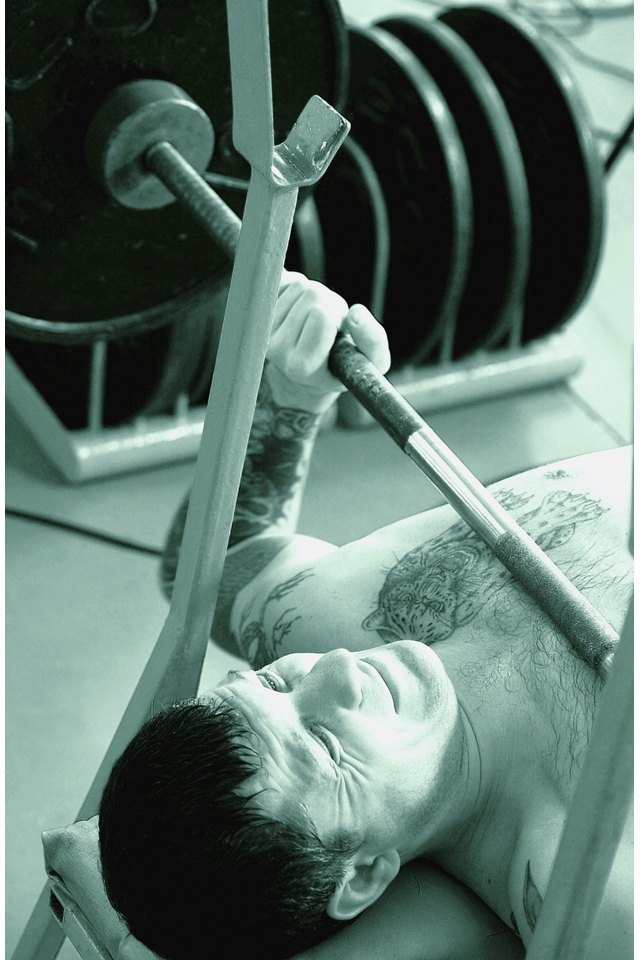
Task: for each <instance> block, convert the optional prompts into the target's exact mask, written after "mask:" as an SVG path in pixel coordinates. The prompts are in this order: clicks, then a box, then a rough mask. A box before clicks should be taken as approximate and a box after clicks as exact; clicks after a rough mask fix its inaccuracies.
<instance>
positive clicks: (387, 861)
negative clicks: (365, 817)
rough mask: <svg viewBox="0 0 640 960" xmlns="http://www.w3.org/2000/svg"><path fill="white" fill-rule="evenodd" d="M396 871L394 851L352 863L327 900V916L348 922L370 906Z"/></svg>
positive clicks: (396, 864) (395, 874)
mask: <svg viewBox="0 0 640 960" xmlns="http://www.w3.org/2000/svg"><path fill="white" fill-rule="evenodd" d="M399 870H400V855H399V853H398V851H397V850H393V849H392V850H388V851H387V852H386V853H382V854H378V856H376V857H371V858H369V859H367V860H365V861H362V860H356V862H355V863H354V864H352V866H351V867H350V868H349V871H348V872H347V874H346V876H345V878H344V880H342V881H341V882H340V883H339V884H338V886H337V887H336V889H335V890H334V892H333V893H332V894H331V897H330V898H329V903H328V904H327V913H328V914H329V916H330V917H333V919H334V920H351V918H352V917H357V915H358V914H359V913H362V911H363V910H366V909H367V907H370V906H371V904H372V903H374V902H375V901H376V900H377V899H378V897H380V896H381V895H382V894H383V893H384V891H385V890H386V889H387V887H388V886H389V884H390V883H391V881H392V880H394V879H395V877H396V876H397V875H398V871H399Z"/></svg>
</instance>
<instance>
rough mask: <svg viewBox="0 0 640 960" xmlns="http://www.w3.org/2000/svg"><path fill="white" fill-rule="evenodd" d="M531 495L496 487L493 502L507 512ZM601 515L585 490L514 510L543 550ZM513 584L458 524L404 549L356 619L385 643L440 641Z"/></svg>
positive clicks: (557, 494)
mask: <svg viewBox="0 0 640 960" xmlns="http://www.w3.org/2000/svg"><path fill="white" fill-rule="evenodd" d="M532 497H533V494H532V495H526V494H515V493H514V492H513V491H512V490H501V491H499V492H498V493H497V494H496V499H497V500H498V501H499V502H500V503H501V504H502V506H503V507H504V508H505V509H506V510H509V511H511V512H513V513H514V515H515V512H516V511H521V510H522V508H524V507H526V506H527V504H528V503H529V501H530V500H531V499H532ZM602 513H604V508H603V507H602V506H601V505H600V503H599V502H597V501H595V500H591V499H589V497H587V496H585V495H584V494H574V493H570V492H567V491H561V490H559V491H555V492H554V493H551V494H548V495H547V496H546V497H545V498H544V499H543V501H542V503H541V505H540V506H539V507H536V508H534V509H531V510H529V511H528V512H526V513H520V515H519V516H518V522H519V523H520V525H521V526H522V527H524V529H525V530H527V532H528V533H529V534H530V535H531V536H532V537H533V539H534V540H536V542H537V543H538V545H539V546H540V547H541V548H542V549H543V550H546V551H548V550H550V549H552V548H554V547H558V546H561V545H562V544H564V543H567V542H568V541H569V540H570V539H571V537H572V536H573V534H574V532H575V529H576V525H577V524H578V523H583V522H585V521H589V520H595V519H597V518H598V517H599V516H601V514H602ZM510 582H512V580H511V575H510V574H509V572H508V571H507V570H506V569H505V568H504V567H503V566H502V564H500V563H498V562H497V561H496V560H495V558H494V555H493V553H492V551H491V550H490V548H489V547H488V546H487V545H486V544H485V543H484V542H483V541H482V540H481V539H480V537H479V536H478V535H477V534H476V533H475V532H474V531H473V530H471V528H470V527H469V526H467V524H466V523H464V522H463V521H459V522H458V523H456V524H454V525H453V526H452V527H450V528H449V529H448V530H446V531H445V532H444V533H442V534H440V536H438V537H436V538H435V539H434V540H433V541H431V542H430V543H428V544H421V545H420V546H419V547H415V548H414V549H413V550H410V551H409V553H407V554H405V555H404V557H402V559H401V560H400V561H399V562H398V563H397V564H396V565H395V566H394V567H393V568H392V569H391V570H389V572H388V573H387V576H386V578H385V581H384V584H383V586H382V589H381V590H380V592H379V594H378V604H377V606H376V609H375V610H374V611H373V612H372V613H370V614H369V615H368V616H367V617H366V618H365V619H364V620H363V622H362V627H363V629H364V630H371V631H375V632H377V633H378V635H379V636H380V637H381V638H382V639H383V640H384V642H385V643H393V642H394V641H396V640H419V641H421V642H422V643H426V644H429V645H431V644H433V643H439V642H441V641H442V640H446V639H447V637H450V636H451V635H452V634H453V633H454V632H455V631H456V630H457V629H458V627H461V626H463V625H464V624H467V623H469V622H470V621H471V620H473V619H474V617H476V616H477V614H478V613H479V612H480V610H481V609H482V608H483V606H484V605H485V604H486V603H487V599H488V597H489V596H491V595H495V592H496V591H497V590H500V589H501V588H502V587H504V586H505V585H507V584H508V583H510Z"/></svg>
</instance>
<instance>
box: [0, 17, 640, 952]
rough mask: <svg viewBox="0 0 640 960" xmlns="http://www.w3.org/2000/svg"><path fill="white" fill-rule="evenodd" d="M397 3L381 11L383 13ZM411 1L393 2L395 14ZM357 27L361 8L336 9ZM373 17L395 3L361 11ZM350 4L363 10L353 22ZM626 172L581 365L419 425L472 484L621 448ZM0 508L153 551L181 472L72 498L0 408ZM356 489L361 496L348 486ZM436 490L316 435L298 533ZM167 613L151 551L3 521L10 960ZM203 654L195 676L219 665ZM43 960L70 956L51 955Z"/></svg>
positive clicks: (351, 527)
mask: <svg viewBox="0 0 640 960" xmlns="http://www.w3.org/2000/svg"><path fill="white" fill-rule="evenodd" d="M398 6H399V5H398ZM416 6H424V5H421V4H419V3H418V2H417V0H416V2H414V3H413V4H411V3H405V4H403V7H404V8H410V7H413V8H415V7H416ZM345 7H346V9H347V11H348V12H349V13H351V14H352V15H353V16H355V17H358V18H360V19H363V20H366V19H370V18H371V16H372V13H371V11H372V5H371V4H370V3H369V2H367V3H365V2H364V0H359V2H356V0H352V2H351V3H349V4H345ZM379 7H380V9H379V11H378V9H377V7H376V10H375V12H376V14H377V13H378V12H379V13H384V12H387V11H388V10H389V9H396V7H395V6H394V5H393V3H392V2H391V0H387V2H386V3H384V4H383V3H382V2H380V3H379ZM363 10H366V11H367V12H366V14H363V13H362V11H363ZM631 33H632V31H631V29H630V23H629V21H628V20H622V19H611V20H610V21H606V22H604V23H603V24H602V25H599V26H598V27H597V29H596V28H594V30H593V33H592V35H590V37H589V40H588V43H589V45H590V46H589V49H590V51H591V52H592V53H594V54H596V55H598V56H600V57H606V58H608V59H609V60H612V61H615V62H616V63H618V64H620V65H623V66H625V67H626V68H629V67H630V65H631V63H632V41H631ZM568 62H569V63H570V64H571V66H572V67H574V68H575V73H576V75H578V76H579V79H580V82H581V84H582V86H583V89H584V91H585V94H586V96H587V99H588V102H589V106H590V109H591V111H592V115H593V117H594V124H595V125H596V126H597V127H598V128H606V129H611V130H616V129H620V128H621V126H622V125H623V123H624V120H625V119H626V117H627V115H628V114H629V112H630V109H631V96H632V89H631V87H630V85H629V84H628V83H627V82H625V81H624V80H622V79H618V78H614V77H611V76H608V75H605V74H604V73H602V72H601V71H597V70H593V69H592V68H588V67H586V66H579V65H577V64H576V63H575V62H572V61H571V60H569V61H568ZM632 187H633V162H632V154H631V151H628V152H627V153H626V154H625V155H624V156H623V158H622V159H621V160H620V162H619V163H618V164H617V166H616V167H615V168H614V172H613V174H612V176H611V177H610V178H609V180H608V182H607V200H608V204H607V206H608V214H607V233H606V242H605V247H604V254H603V259H602V263H601V266H600V269H599V273H598V277H597V280H596V283H595V285H594V287H593V290H592V291H591V294H590V296H589V299H588V302H587V303H586V304H585V305H584V307H583V309H582V310H581V311H580V313H579V315H578V316H577V317H576V318H575V319H574V320H573V321H572V322H571V324H570V326H569V333H570V336H571V338H572V342H573V343H574V344H575V347H576V349H577V350H578V351H579V352H580V353H581V355H583V357H584V366H583V369H582V370H581V372H580V373H579V374H578V375H577V376H575V377H574V378H573V380H572V381H571V382H569V383H567V384H563V385H560V386H556V387H553V388H549V389H544V390H537V391H531V392H529V393H526V394H521V395H516V396H511V397H503V398H496V399H493V400H491V401H487V402H485V403H482V404H476V405H474V406H469V407H462V408H458V409H455V410H449V411H445V412H441V413H438V414H437V415H433V416H432V417H431V418H430V422H431V424H432V426H433V427H434V429H435V430H436V431H437V432H438V433H439V434H440V435H441V436H442V437H443V439H445V441H446V442H447V443H449V444H450V446H451V447H452V448H453V449H454V450H456V451H457V452H458V454H459V456H461V458H462V459H463V460H464V461H465V462H466V463H467V464H468V466H469V467H470V468H471V469H472V470H473V471H474V472H475V473H476V474H477V475H478V476H479V477H480V479H481V480H482V481H484V482H489V481H490V480H493V479H496V478H498V477H500V476H507V475H509V474H512V473H515V472H518V471H520V470H523V469H526V468H527V467H530V466H533V465H536V464H540V463H546V462H551V461H554V460H556V459H560V458H563V457H567V456H571V455H574V454H579V453H584V452H588V451H592V450H599V449H606V448H610V447H615V446H619V445H621V444H624V443H629V442H630V441H631V439H632V427H631V412H632V373H631V353H632V350H631V343H632V304H633V297H632V279H633V274H632V229H633V205H632ZM6 464H7V466H6V502H7V506H9V507H12V508H16V509H21V510H26V511H33V512H37V513H39V514H43V515H46V516H50V517H55V518H58V519H62V520H71V521H74V522H76V523H78V524H82V525H85V526H91V527H94V528H98V529H100V530H104V531H107V532H109V533H113V534H116V535H120V536H125V537H128V538H130V539H136V540H138V541H141V542H143V543H146V544H149V545H151V546H155V547H158V546H159V545H160V544H161V542H162V539H163V536H164V532H165V530H166V527H167V525H168V523H169V521H170V518H171V516H172V513H173V510H174V509H175V507H176V506H177V504H178V502H179V501H180V499H181V497H182V495H183V492H184V491H185V489H186V488H187V486H188V484H189V480H190V477H191V475H192V472H193V463H180V464H174V465H170V466H165V467H162V468H158V469H154V470H151V471H146V472H140V473H136V474H131V475H128V476H121V477H116V478H112V479H109V480H103V481H96V482H92V483H87V484H85V485H83V486H80V487H73V486H70V485H68V484H67V483H65V482H64V481H63V480H62V479H61V478H60V477H59V476H58V475H57V474H56V472H55V470H54V469H53V468H52V467H50V466H49V465H48V463H47V462H46V460H45V459H44V458H43V456H42V455H41V454H40V453H39V451H38V449H37V448H36V447H35V446H34V444H33V442H32V441H31V440H30V438H29V437H28V435H27V434H26V433H25V431H24V430H23V428H22V427H21V426H20V423H19V421H18V420H17V419H16V418H15V416H14V415H13V414H12V412H11V411H9V413H8V414H7V421H6ZM365 491H366V492H365ZM437 500H438V495H437V494H435V493H434V491H433V490H432V489H431V488H430V486H429V485H428V483H427V481H426V480H424V479H423V478H422V477H421V476H420V475H419V474H418V473H417V471H416V470H415V468H414V467H413V466H412V465H411V464H410V463H409V462H408V461H407V459H406V458H405V457H403V455H402V454H401V453H400V452H399V451H398V450H397V448H395V447H394V446H393V445H392V443H391V442H390V441H389V439H388V438H387V437H386V435H384V434H383V433H382V431H381V430H379V429H378V428H376V427H374V428H372V429H370V430H366V431H361V432H357V433H355V434H354V433H353V432H350V431H345V430H342V429H335V430H332V431H330V432H327V433H325V434H324V435H322V436H321V438H320V440H319V443H318V447H317V452H316V455H315V459H314V462H313V466H312V471H311V477H310V480H309V485H308V490H307V496H306V500H305V505H304V508H303V513H302V519H301V529H302V530H303V532H306V533H310V534H314V535H318V536H321V537H324V538H326V539H329V540H332V539H333V540H334V541H335V542H339V543H340V542H345V541H347V540H349V539H352V538H353V537H357V536H360V535H362V534H364V533H366V532H368V531H369V530H370V529H372V528H373V526H374V525H376V526H377V525H380V524H382V523H385V522H388V521H391V520H394V519H397V518H398V517H401V516H406V515H409V514H411V513H412V512H416V511H418V510H422V509H425V508H426V507H428V506H430V505H432V504H434V503H435V502H437ZM166 612H167V607H166V604H165V602H164V600H163V599H162V597H161V594H160V591H159V589H158V584H157V561H156V559H155V558H154V557H152V556H144V555H141V554H138V553H134V552H131V551H127V550H124V549H122V548H119V547H114V546H111V545H108V544H106V543H102V542H97V541H95V540H91V539H86V538H82V537H79V536H77V535H75V534H72V533H69V532H64V531H62V530H59V529H55V528H52V527H45V526H40V525H36V524H34V523H32V522H27V521H25V520H22V519H17V518H12V517H9V518H8V519H7V522H6V827H7V840H6V871H7V878H6V891H7V908H6V909H7V919H6V945H7V952H8V953H9V954H10V952H11V951H12V949H13V947H14V946H15V944H16V942H17V939H18V937H19V935H20V932H21V931H22V929H23V927H24V924H25V922H26V920H27V917H28V915H29V912H30V910H31V907H32V905H33V903H34V901H35V898H36V896H37V894H38V893H39V890H40V888H41V885H42V882H43V871H42V853H41V844H40V839H39V833H40V831H41V830H42V829H44V828H47V827H53V826H59V825H61V824H64V823H67V822H70V821H71V820H73V819H74V817H75V815H76V811H77V808H78V806H79V804H80V802H81V800H82V798H83V797H84V794H85V792H86V790H87V787H88V785H89V783H90V781H91V779H92V776H93V774H94V772H95V770H96V768H97V765H98V763H99V761H100V759H101V757H102V755H103V753H104V751H105V749H106V747H107V745H108V742H109V740H110V738H111V735H112V733H113V731H114V730H115V728H116V726H117V723H118V721H119V719H120V717H121V715H122V712H123V710H124V707H125V705H126V703H127V701H128V698H129V696H130V694H131V692H132V690H133V687H134V685H135V683H136V681H137V679H138V677H139V675H140V673H141V671H142V669H143V667H144V664H145V662H146V659H147V657H148V655H149V653H150V651H151V649H152V647H153V644H154V642H155V640H156V639H157V636H158V634H159V631H160V628H161V626H162V623H163V620H164V617H165V615H166ZM232 659H233V658H230V657H229V655H227V654H223V653H221V651H219V650H217V649H216V648H214V647H211V648H210V650H209V654H208V657H207V661H206V664H205V678H204V679H205V681H206V682H207V683H208V684H211V683H213V682H215V680H216V679H217V677H218V676H219V675H220V674H221V673H223V672H224V671H225V670H226V669H228V666H227V664H228V662H229V661H230V660H232ZM63 949H64V953H63V954H61V956H63V957H65V958H67V957H69V958H70V957H72V956H75V954H74V953H73V951H72V950H71V948H70V946H69V945H68V944H66V945H65V947H64V948H63Z"/></svg>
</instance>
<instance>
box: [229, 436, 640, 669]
mask: <svg viewBox="0 0 640 960" xmlns="http://www.w3.org/2000/svg"><path fill="white" fill-rule="evenodd" d="M630 477H631V456H630V452H629V450H628V449H621V450H613V451H606V452H604V453H598V454H590V455H588V456H585V457H578V458H574V459H572V460H566V461H562V462H561V463H556V464H551V465H548V466H543V467H539V468H536V469H535V470H531V471H528V472H526V473H522V474H519V475H518V476H516V477H513V478H509V479H508V480H505V481H502V482H500V483H497V484H494V485H493V486H492V488H491V490H492V492H493V493H494V495H495V496H496V497H497V498H498V499H499V500H500V501H501V502H502V503H503V505H504V506H505V508H506V509H508V510H509V512H511V513H512V515H513V516H514V517H515V519H516V520H517V521H518V522H519V523H520V524H521V525H522V526H523V527H524V529H525V530H527V532H528V533H530V534H531V536H533V537H534V539H536V540H537V542H538V543H539V544H540V546H541V547H542V548H543V549H544V550H546V551H547V552H549V554H550V556H551V557H552V558H553V559H554V560H555V561H556V562H557V563H558V564H559V565H560V566H561V567H563V568H564V569H565V572H566V573H567V575H569V576H570V578H571V579H572V580H574V582H576V585H577V586H578V588H579V589H581V590H583V592H585V593H586V594H587V595H590V597H591V599H592V602H594V603H596V605H597V606H598V607H599V608H601V612H602V613H603V615H605V616H608V617H609V619H610V621H611V622H612V624H613V625H614V626H616V627H617V626H619V625H618V623H617V619H619V615H620V616H621V615H622V613H623V611H624V609H626V597H627V591H628V581H629V576H630V555H629V550H628V527H629V520H630ZM336 509H339V506H338V507H336ZM372 513H373V514H374V515H375V511H372ZM265 549H267V550H268V549H269V545H268V544H264V543H260V542H258V540H257V539H256V541H255V542H254V543H253V544H247V545H246V546H244V545H243V546H242V547H240V548H237V555H234V557H230V560H232V561H233V563H234V564H235V565H236V566H238V568H239V569H240V571H241V573H242V576H243V577H244V584H245V586H244V587H243V589H242V590H240V591H235V592H234V594H233V596H234V607H233V615H232V618H231V623H232V629H233V633H234V636H235V638H236V642H237V643H238V644H239V645H240V648H241V650H242V652H243V653H244V655H245V656H247V657H248V658H249V659H251V660H252V662H254V657H253V651H254V650H257V649H258V643H259V641H260V643H262V641H264V640H265V637H266V638H267V641H265V642H264V643H262V645H261V646H260V647H259V649H260V651H261V656H262V654H264V656H270V657H271V659H273V657H274V655H276V654H279V655H282V654H284V653H287V652H292V651H293V650H295V651H303V650H313V651H315V652H321V651H322V650H326V649H329V648H330V647H331V646H336V645H342V646H349V647H350V648H351V649H354V650H355V649H367V648H369V647H373V646H375V645H377V644H379V643H385V642H391V641H394V640H402V639H407V640H409V639H413V640H420V641H422V642H424V643H435V642H439V641H442V640H446V639H447V638H448V637H449V636H451V635H452V634H453V633H455V632H456V631H457V630H458V629H460V628H462V627H465V626H467V625H470V624H472V623H473V621H474V620H475V618H476V617H477V616H479V615H480V614H481V613H486V611H487V609H488V606H487V605H488V604H491V603H493V601H494V599H495V597H497V596H499V595H501V596H504V590H505V589H507V590H511V589H512V587H510V586H509V585H508V584H507V586H506V588H505V583H506V574H505V571H504V568H502V566H501V564H500V563H499V561H498V560H497V559H496V558H495V557H494V556H493V555H492V554H491V552H490V551H489V549H488V548H486V547H485V546H484V545H483V544H482V543H481V542H480V539H479V537H478V536H477V535H476V534H475V533H474V532H473V531H472V530H471V529H470V528H469V527H468V526H467V525H466V524H465V523H464V521H462V520H460V519H459V517H458V516H457V514H456V513H455V511H454V510H453V509H452V508H451V507H450V506H449V505H448V504H445V505H443V506H440V507H436V508H434V509H431V510H428V511H425V512H424V513H421V514H417V515H414V516H411V517H407V518H404V519H401V520H399V521H397V522H396V523H393V524H391V525H389V526H385V527H383V528H380V529H378V530H374V531H372V533H371V534H369V535H368V536H366V537H363V538H362V539H359V540H355V541H352V542H351V543H347V544H345V545H344V546H341V547H335V546H332V545H330V544H327V543H324V542H322V541H319V540H315V539H313V538H310V537H305V536H299V535H298V536H293V537H291V536H290V537H289V538H288V539H287V542H286V543H285V544H283V545H281V548H279V549H278V550H277V552H275V553H274V555H273V557H272V558H271V559H270V560H269V562H268V563H267V564H265V563H264V562H263V560H264V558H263V557H262V556H261V557H260V558H259V563H258V564H257V566H258V567H259V573H256V575H254V576H251V577H248V576H247V570H248V569H249V567H250V565H251V562H252V551H255V550H260V551H264V550H265ZM225 576H226V573H225Z"/></svg>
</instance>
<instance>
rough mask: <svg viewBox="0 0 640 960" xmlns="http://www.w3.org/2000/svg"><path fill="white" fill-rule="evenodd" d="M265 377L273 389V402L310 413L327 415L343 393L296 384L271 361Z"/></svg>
mask: <svg viewBox="0 0 640 960" xmlns="http://www.w3.org/2000/svg"><path fill="white" fill-rule="evenodd" d="M265 377H266V379H267V380H268V383H269V387H270V388H271V393H272V396H273V400H274V402H275V403H277V404H278V406H282V407H294V408H296V409H301V410H308V411H309V412H310V413H318V414H323V413H325V412H326V411H327V410H329V409H330V408H331V407H332V406H333V405H334V404H335V402H336V400H337V398H338V397H339V396H340V393H341V392H342V391H341V390H334V391H326V390H317V389H314V388H313V387H308V386H305V385H304V384H301V383H295V382H294V381H293V380H290V379H289V378H288V377H287V376H286V375H285V374H284V373H282V372H281V371H280V370H279V369H278V367H276V366H274V365H273V363H271V361H269V360H267V362H266V364H265Z"/></svg>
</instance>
